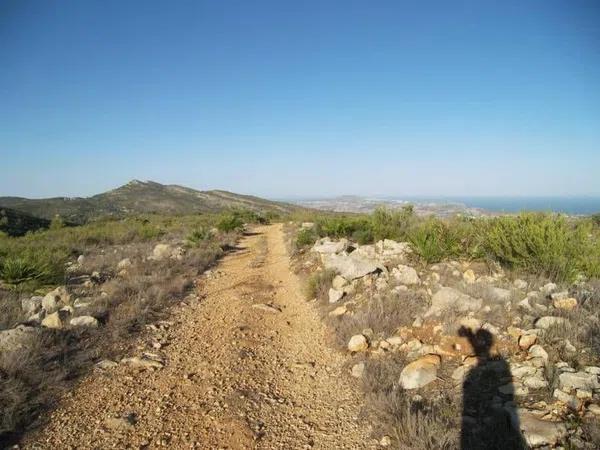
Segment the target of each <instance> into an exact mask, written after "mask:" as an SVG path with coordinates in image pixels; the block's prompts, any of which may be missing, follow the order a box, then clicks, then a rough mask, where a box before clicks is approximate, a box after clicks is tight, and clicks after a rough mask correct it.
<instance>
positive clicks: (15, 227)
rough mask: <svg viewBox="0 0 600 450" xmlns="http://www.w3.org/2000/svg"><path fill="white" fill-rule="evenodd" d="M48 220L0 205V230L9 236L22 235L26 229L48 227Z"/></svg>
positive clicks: (32, 229)
mask: <svg viewBox="0 0 600 450" xmlns="http://www.w3.org/2000/svg"><path fill="white" fill-rule="evenodd" d="M49 225H50V221H49V220H47V219H40V218H38V217H33V216H31V215H29V214H25V213H23V212H20V211H16V210H14V209H10V208H2V207H0V231H2V232H4V233H7V234H8V235H10V236H22V235H24V234H25V233H27V232H28V231H35V230H39V229H40V228H48V226H49Z"/></svg>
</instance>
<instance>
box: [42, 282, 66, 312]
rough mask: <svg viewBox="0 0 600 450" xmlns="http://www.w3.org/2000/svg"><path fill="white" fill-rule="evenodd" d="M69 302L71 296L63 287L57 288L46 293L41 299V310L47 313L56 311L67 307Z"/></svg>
mask: <svg viewBox="0 0 600 450" xmlns="http://www.w3.org/2000/svg"><path fill="white" fill-rule="evenodd" d="M70 301H71V296H70V295H69V294H68V292H67V288H65V287H64V286H60V287H57V288H56V289H54V290H53V291H52V292H48V293H47V294H46V295H45V296H44V298H43V299H42V308H43V309H44V310H45V311H46V312H47V313H53V312H55V311H58V310H59V309H60V308H61V307H63V306H65V305H68V304H69V303H70Z"/></svg>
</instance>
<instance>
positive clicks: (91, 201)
mask: <svg viewBox="0 0 600 450" xmlns="http://www.w3.org/2000/svg"><path fill="white" fill-rule="evenodd" d="M2 207H4V208H10V209H12V210H15V211H19V212H21V213H24V214H27V215H30V216H34V217H39V218H44V219H52V218H53V217H55V216H56V215H59V216H61V217H62V218H63V219H64V220H66V221H69V222H74V223H84V222H86V221H87V220H89V219H93V218H98V217H104V216H117V217H120V216H124V215H128V214H136V213H157V214H193V213H208V212H220V211H225V210H229V209H236V208H237V209H241V208H243V209H248V210H252V211H256V212H276V213H287V212H291V211H294V210H298V209H301V207H300V206H297V205H290V204H287V203H281V202H274V201H270V200H265V199H262V198H258V197H253V196H250V195H240V194H234V193H231V192H227V191H219V190H212V191H197V190H195V189H191V188H187V187H183V186H178V185H164V184H160V183H156V182H153V181H139V180H133V181H130V182H129V183H127V184H125V185H123V186H121V187H119V188H117V189H113V190H111V191H108V192H104V193H102V194H98V195H94V196H93V197H85V198H82V197H72V198H69V197H54V198H47V199H27V198H21V197H0V208H2Z"/></svg>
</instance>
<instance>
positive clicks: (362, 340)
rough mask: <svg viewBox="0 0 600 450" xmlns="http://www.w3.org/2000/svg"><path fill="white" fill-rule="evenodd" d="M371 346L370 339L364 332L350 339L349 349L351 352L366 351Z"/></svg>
mask: <svg viewBox="0 0 600 450" xmlns="http://www.w3.org/2000/svg"><path fill="white" fill-rule="evenodd" d="M368 348H369V341H367V338H366V337H365V336H364V335H362V334H355V335H354V336H352V337H351V338H350V341H348V350H350V351H351V352H364V351H365V350H366V349H368Z"/></svg>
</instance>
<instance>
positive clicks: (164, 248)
mask: <svg viewBox="0 0 600 450" xmlns="http://www.w3.org/2000/svg"><path fill="white" fill-rule="evenodd" d="M172 255H173V247H171V246H170V245H169V244H156V245H155V246H154V250H152V257H151V259H154V260H155V261H161V260H163V259H166V258H170V257H171V256H172Z"/></svg>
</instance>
